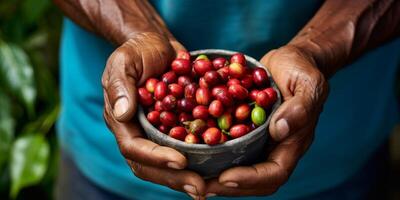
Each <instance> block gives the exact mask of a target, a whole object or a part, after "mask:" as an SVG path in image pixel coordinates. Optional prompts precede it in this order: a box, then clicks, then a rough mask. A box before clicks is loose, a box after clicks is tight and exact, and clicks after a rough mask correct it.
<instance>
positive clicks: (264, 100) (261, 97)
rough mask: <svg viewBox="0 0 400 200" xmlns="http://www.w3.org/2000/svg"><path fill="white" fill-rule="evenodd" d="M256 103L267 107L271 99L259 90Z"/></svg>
mask: <svg viewBox="0 0 400 200" xmlns="http://www.w3.org/2000/svg"><path fill="white" fill-rule="evenodd" d="M256 104H257V105H258V106H260V107H263V108H267V107H268V106H269V105H270V104H271V100H270V98H269V96H268V94H267V93H265V92H264V91H260V92H258V94H257V97H256Z"/></svg>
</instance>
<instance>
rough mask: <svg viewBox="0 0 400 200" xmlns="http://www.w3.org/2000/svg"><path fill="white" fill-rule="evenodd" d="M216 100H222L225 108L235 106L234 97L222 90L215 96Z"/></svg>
mask: <svg viewBox="0 0 400 200" xmlns="http://www.w3.org/2000/svg"><path fill="white" fill-rule="evenodd" d="M215 98H216V99H218V100H220V101H221V102H222V104H224V105H225V106H231V105H232V104H233V99H232V96H231V95H230V94H229V92H228V91H226V90H220V91H218V93H217V94H215Z"/></svg>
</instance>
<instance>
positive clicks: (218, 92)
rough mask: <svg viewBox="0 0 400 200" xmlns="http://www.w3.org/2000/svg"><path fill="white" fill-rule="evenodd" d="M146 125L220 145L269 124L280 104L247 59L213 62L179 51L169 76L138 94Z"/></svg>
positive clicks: (260, 70)
mask: <svg viewBox="0 0 400 200" xmlns="http://www.w3.org/2000/svg"><path fill="white" fill-rule="evenodd" d="M138 93H139V101H140V104H141V105H142V106H143V107H144V108H145V110H146V111H147V119H148V121H149V122H150V123H151V124H152V125H153V126H155V127H157V128H158V130H160V131H161V132H163V133H165V134H168V135H169V136H170V137H173V138H175V139H177V140H181V141H185V142H186V143H190V144H201V143H205V144H208V145H217V144H221V143H224V142H226V141H228V140H230V139H235V138H238V137H241V136H243V135H246V134H247V133H249V132H250V131H251V130H253V129H255V128H256V127H258V126H260V125H262V124H264V123H265V121H266V119H267V113H269V112H270V110H271V107H272V105H273V104H274V103H275V101H276V100H277V93H276V91H275V90H274V89H273V88H272V87H270V82H269V79H268V75H267V72H266V71H265V69H263V68H249V67H246V59H245V56H244V55H243V54H241V53H236V54H234V55H232V56H231V57H230V60H229V61H228V60H227V59H225V58H223V57H218V58H215V59H213V60H210V59H209V58H208V57H207V56H206V55H199V56H197V58H196V59H195V60H194V61H191V57H190V54H189V53H188V52H186V51H179V52H178V54H177V57H176V59H175V60H174V61H173V62H172V63H171V68H170V71H168V72H166V73H165V74H163V75H162V76H161V78H159V79H158V78H149V79H148V80H147V81H146V83H145V85H144V86H143V87H141V88H139V89H138Z"/></svg>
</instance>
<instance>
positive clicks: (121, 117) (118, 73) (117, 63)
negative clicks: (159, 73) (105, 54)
mask: <svg viewBox="0 0 400 200" xmlns="http://www.w3.org/2000/svg"><path fill="white" fill-rule="evenodd" d="M121 56H123V55H119V54H115V55H111V57H110V59H109V61H108V63H107V65H108V66H107V67H106V70H105V71H104V73H103V77H102V85H103V89H104V92H105V95H107V98H105V103H106V104H108V106H106V108H111V109H112V110H109V112H110V113H112V114H113V116H114V118H115V119H116V120H118V121H120V122H124V121H128V120H130V119H131V118H132V117H133V115H134V114H135V113H136V106H137V105H136V99H137V88H136V79H134V78H132V77H130V76H127V75H126V71H125V70H124V69H126V68H125V67H124V66H122V65H125V64H126V63H124V62H121V59H122V60H123V58H120V57H121Z"/></svg>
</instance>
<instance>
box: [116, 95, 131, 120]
mask: <svg viewBox="0 0 400 200" xmlns="http://www.w3.org/2000/svg"><path fill="white" fill-rule="evenodd" d="M126 112H128V99H127V98H126V97H122V98H119V99H118V100H117V102H115V104H114V116H115V117H121V116H122V115H123V114H125V113H126Z"/></svg>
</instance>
